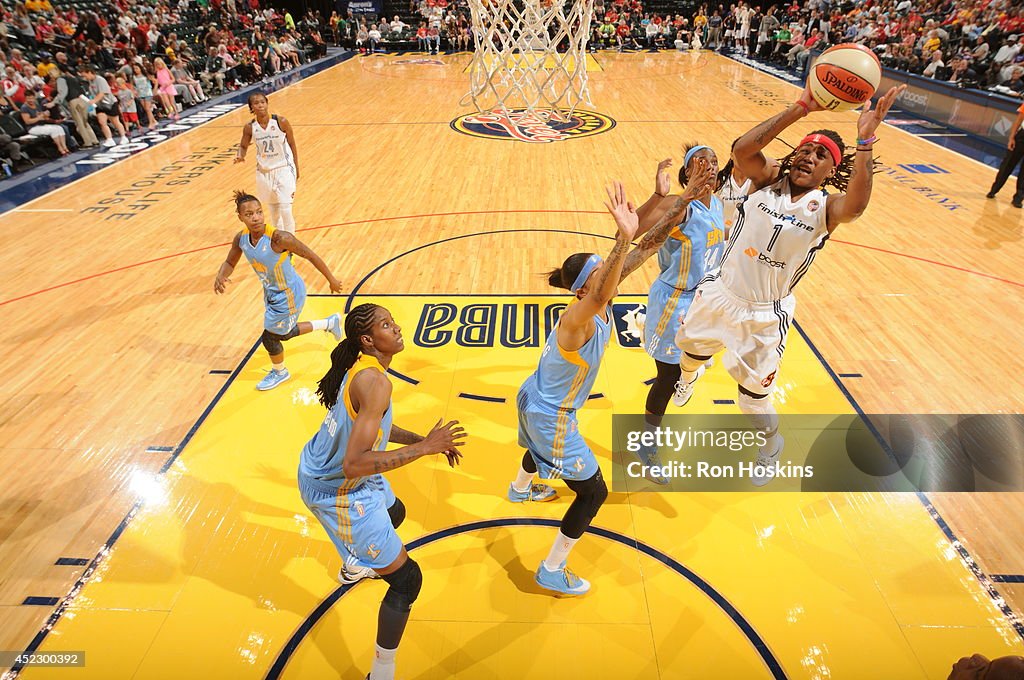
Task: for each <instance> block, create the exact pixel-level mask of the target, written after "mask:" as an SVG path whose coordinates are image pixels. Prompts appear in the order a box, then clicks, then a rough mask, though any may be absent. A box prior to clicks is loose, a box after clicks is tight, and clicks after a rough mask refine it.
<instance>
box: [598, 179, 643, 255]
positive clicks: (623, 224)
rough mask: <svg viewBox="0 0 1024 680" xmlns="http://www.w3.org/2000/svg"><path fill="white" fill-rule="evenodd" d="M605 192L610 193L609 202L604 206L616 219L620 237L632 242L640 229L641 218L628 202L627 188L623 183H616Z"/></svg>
mask: <svg viewBox="0 0 1024 680" xmlns="http://www.w3.org/2000/svg"><path fill="white" fill-rule="evenodd" d="M605 191H607V192H608V201H606V202H605V204H604V205H605V207H606V208H608V212H610V213H611V214H612V217H614V218H615V226H616V227H617V228H618V235H619V236H620V237H622V238H624V239H625V240H627V241H632V240H633V237H634V236H636V232H637V230H638V229H639V228H640V218H639V217H638V216H637V214H636V207H634V206H633V204H632V203H630V202H629V201H628V200H626V188H625V187H624V186H622V182H618V181H615V182H612V185H611V186H610V187H608V188H607V189H605Z"/></svg>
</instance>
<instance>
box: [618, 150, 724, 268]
mask: <svg viewBox="0 0 1024 680" xmlns="http://www.w3.org/2000/svg"><path fill="white" fill-rule="evenodd" d="M714 190H715V176H714V175H713V174H711V166H710V165H708V164H707V163H706V162H705V161H704V160H703V159H698V160H697V171H696V172H694V173H693V177H690V178H689V181H688V182H687V183H686V188H685V189H684V190H683V193H682V195H681V196H679V197H678V198H677V199H676V200H675V201H674V202H673V203H672V206H671V207H670V208H669V209H668V211H666V212H665V213H663V215H662V217H661V219H660V220H658V223H657V224H656V225H655V226H654V228H653V229H651V230H650V231H648V232H647V233H646V234H644V237H643V238H642V239H640V243H638V244H637V246H636V248H633V250H631V251H630V252H629V254H628V255H626V261H625V264H623V265H622V274H621V275H620V277H619V281H622V280H623V279H625V278H626V277H627V276H629V275H630V274H632V273H633V272H634V271H636V270H637V269H639V268H640V265H642V264H643V263H644V262H646V261H647V259H648V258H649V257H650V256H651V255H653V254H654V253H656V252H658V249H659V248H661V246H663V245H664V244H665V241H666V240H668V235H669V233H671V231H672V229H673V227H675V225H677V224H679V216H680V215H682V214H683V212H684V211H685V210H686V208H687V206H689V205H690V203H691V202H692V201H693V200H694V199H698V198H703V197H704V196H706V195H708V194H710V193H712V192H713V191H714Z"/></svg>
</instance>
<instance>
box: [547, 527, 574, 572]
mask: <svg viewBox="0 0 1024 680" xmlns="http://www.w3.org/2000/svg"><path fill="white" fill-rule="evenodd" d="M578 540H580V539H578V538H569V537H568V536H566V535H565V534H563V533H562V532H561V531H559V532H558V536H555V542H554V543H553V544H552V546H551V552H549V553H548V557H547V559H546V560H544V567H545V568H546V569H547V570H548V571H558V570H559V569H561V568H562V562H565V561H566V560H568V559H569V551H570V550H572V547H573V546H574V545H576V541H578Z"/></svg>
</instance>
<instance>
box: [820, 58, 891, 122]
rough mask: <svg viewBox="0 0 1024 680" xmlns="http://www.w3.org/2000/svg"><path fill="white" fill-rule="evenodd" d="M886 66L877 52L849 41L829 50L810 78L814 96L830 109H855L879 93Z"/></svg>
mask: <svg viewBox="0 0 1024 680" xmlns="http://www.w3.org/2000/svg"><path fill="white" fill-rule="evenodd" d="M881 79H882V65H881V64H880V63H879V61H878V57H876V56H875V54H874V52H872V51H871V50H869V49H867V48H866V47H863V46H861V45H854V44H851V43H847V44H844V45H836V46H835V47H830V48H829V49H827V50H825V51H824V52H823V53H822V55H821V56H820V57H819V58H818V60H817V61H816V62H814V68H812V69H811V73H810V75H809V76H808V77H807V86H808V87H809V88H810V90H811V95H812V96H813V97H814V99H815V101H817V102H818V104H820V105H821V106H822V107H824V108H826V109H828V110H830V111H848V110H849V109H854V108H856V107H858V106H860V105H861V104H863V103H864V102H866V101H867V100H868V99H870V98H871V96H872V95H874V94H875V90H876V89H877V88H878V83H879V82H880V81H881Z"/></svg>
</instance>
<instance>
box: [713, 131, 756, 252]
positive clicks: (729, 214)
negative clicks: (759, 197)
mask: <svg viewBox="0 0 1024 680" xmlns="http://www.w3.org/2000/svg"><path fill="white" fill-rule="evenodd" d="M737 141H738V140H737ZM735 145H736V142H733V146H734V147H735ZM729 153H730V156H731V154H732V151H730V152H729ZM721 174H722V176H723V178H724V179H722V181H721V182H720V184H721V186H720V188H719V189H718V191H717V193H716V194H715V195H716V196H718V198H720V199H721V200H722V213H723V214H722V216H723V217H724V218H725V240H726V241H728V240H729V235H730V234H732V225H734V224H735V223H736V208H737V207H738V206H739V204H740V203H742V202H743V200H744V199H745V198H746V197H747V194H749V193H750V185H751V182H750V178H749V177H747V176H746V175H744V174H743V171H742V170H740V169H739V168H738V167H737V166H736V161H734V160H733V159H732V158H731V157H730V158H729V162H728V163H726V164H725V167H724V168H722V173H721Z"/></svg>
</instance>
